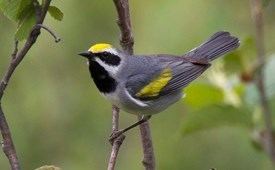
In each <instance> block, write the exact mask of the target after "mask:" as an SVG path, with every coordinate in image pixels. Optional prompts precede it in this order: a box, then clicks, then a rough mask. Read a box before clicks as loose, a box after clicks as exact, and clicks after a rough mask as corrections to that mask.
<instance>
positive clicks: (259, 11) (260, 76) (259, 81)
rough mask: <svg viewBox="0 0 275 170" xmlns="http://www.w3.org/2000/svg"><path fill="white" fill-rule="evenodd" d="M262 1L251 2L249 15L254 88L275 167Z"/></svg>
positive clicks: (253, 0)
mask: <svg viewBox="0 0 275 170" xmlns="http://www.w3.org/2000/svg"><path fill="white" fill-rule="evenodd" d="M262 4H263V3H262V0H251V13H252V17H253V19H254V23H255V30H256V46H257V56H258V58H257V59H258V61H257V62H258V63H259V67H258V69H257V72H256V74H257V75H256V76H257V77H256V81H255V83H256V86H257V89H258V92H259V95H260V102H261V108H262V112H263V117H264V120H265V126H266V132H267V139H266V150H267V152H268V154H269V156H270V158H271V160H272V162H273V164H274V165H275V146H274V141H273V138H274V137H273V133H272V131H273V128H272V115H271V111H270V107H269V105H268V100H267V96H266V89H265V82H264V77H265V75H264V67H265V63H266V60H265V49H264V28H263V26H264V22H263V7H262Z"/></svg>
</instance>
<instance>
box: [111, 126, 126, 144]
mask: <svg viewBox="0 0 275 170" xmlns="http://www.w3.org/2000/svg"><path fill="white" fill-rule="evenodd" d="M122 134H123V131H122V130H117V131H114V132H112V134H111V135H110V137H109V142H110V143H111V144H112V145H113V143H114V140H115V139H117V138H118V137H120V136H121V135H122Z"/></svg>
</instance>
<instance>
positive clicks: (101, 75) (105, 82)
mask: <svg viewBox="0 0 275 170" xmlns="http://www.w3.org/2000/svg"><path fill="white" fill-rule="evenodd" d="M89 63H90V64H89V70H90V73H91V77H92V78H93V80H94V82H95V85H96V87H97V88H98V90H99V91H100V92H102V93H111V92H114V91H115V90H116V86H117V82H116V81H115V79H114V78H112V77H111V76H110V75H109V73H108V72H107V71H106V70H105V69H104V68H103V67H102V66H101V65H99V64H98V63H97V62H96V61H93V60H90V61H89Z"/></svg>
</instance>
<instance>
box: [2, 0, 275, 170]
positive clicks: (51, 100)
mask: <svg viewBox="0 0 275 170" xmlns="http://www.w3.org/2000/svg"><path fill="white" fill-rule="evenodd" d="M53 5H55V6H57V7H59V8H60V9H61V10H62V12H63V13H64V19H63V21H61V22H59V21H57V20H54V19H53V18H51V17H50V16H48V17H47V18H46V21H45V25H47V26H49V27H50V28H52V29H53V30H54V31H55V32H56V33H57V34H58V35H59V36H60V37H61V38H62V41H61V42H60V43H57V44H56V43H54V41H53V38H52V37H51V36H50V35H49V34H48V33H47V32H45V31H42V34H41V36H39V38H38V41H37V43H36V44H35V45H34V46H33V48H32V49H31V50H30V52H29V53H28V54H27V56H26V57H25V59H24V61H23V62H22V63H21V65H20V66H19V67H18V69H17V70H16V72H15V74H14V77H12V80H11V81H10V84H9V86H8V89H7V90H6V94H5V96H4V98H3V109H4V111H5V113H6V117H7V119H8V122H9V125H10V128H11V131H12V134H13V139H14V142H15V145H16V148H17V152H18V154H19V158H20V161H21V163H22V166H23V169H26V170H29V169H35V168H37V167H40V166H42V165H46V164H54V165H56V166H58V167H61V168H62V169H64V170H75V169H81V170H82V169H83V170H86V169H87V170H88V169H95V170H97V169H106V167H107V162H108V159H109V154H110V150H111V146H110V144H109V143H108V136H109V134H110V132H111V105H110V104H109V103H108V102H107V101H105V99H104V98H103V97H102V96H101V95H100V94H99V93H98V91H97V89H96V87H95V85H94V84H93V83H92V81H91V79H90V75H89V73H88V69H87V66H86V61H85V60H84V59H83V58H81V57H79V56H78V55H77V53H78V52H81V51H83V50H86V49H88V48H89V47H90V45H91V44H94V43H96V42H107V43H111V44H114V46H116V47H119V41H118V39H119V29H118V27H117V25H116V22H115V20H116V11H115V8H114V4H113V2H112V0H93V1H89V0H82V1H53ZM130 5H131V18H132V27H133V33H134V36H135V53H137V54H152V53H171V54H183V53H185V52H186V51H187V50H190V49H192V48H194V47H195V46H197V45H199V44H200V43H201V42H202V41H204V40H205V39H207V38H208V37H209V36H210V35H212V34H213V33H214V32H216V31H219V30H227V31H230V32H231V33H232V34H233V35H236V36H238V37H240V39H241V41H242V45H241V47H240V49H239V50H238V51H237V52H235V53H233V54H231V55H228V56H226V57H225V58H224V59H220V60H219V61H217V62H214V64H213V67H212V68H211V69H209V70H208V71H207V72H206V73H205V74H204V76H202V77H201V78H199V79H198V80H196V81H195V82H194V83H193V84H192V85H191V86H190V87H188V89H186V94H187V95H186V97H185V99H183V100H182V101H180V102H178V103H177V104H175V105H174V106H172V107H170V108H169V109H168V110H166V111H165V112H163V113H160V114H158V115H156V116H154V117H153V118H152V119H151V120H150V122H151V131H152V136H153V143H154V149H155V154H156V164H157V169H160V170H166V169H190V170H209V169H210V168H216V169H217V170H233V169H234V170H244V169H249V170H271V169H272V167H271V162H270V161H269V158H268V156H267V155H266V153H265V152H263V151H262V149H261V148H260V145H259V134H260V133H259V131H261V130H262V128H263V121H262V117H261V112H260V109H259V105H258V98H257V91H256V90H255V87H254V86H253V84H252V83H251V81H250V76H251V74H252V73H251V72H252V71H251V70H253V64H254V61H255V54H256V52H255V42H254V40H253V37H254V25H253V22H252V20H251V14H250V4H249V1H248V0H246V1H239V0H232V1H226V0H208V1H204V0H181V1H179V0H170V1H167V0H150V1H148V0H130ZM274 11H275V2H274V1H271V2H270V4H269V5H268V6H267V7H266V8H265V37H266V41H265V42H266V50H267V57H268V59H269V60H270V62H268V68H267V70H266V80H267V83H268V84H267V91H268V94H269V101H270V103H271V104H273V105H272V107H273V112H275V106H274V103H275V97H274V92H275V89H274V87H275V77H274V73H275V70H274V67H275V59H274V57H275V56H274V55H273V56H274V57H273V59H272V54H273V53H274V52H275V48H274V47H275V46H274V44H275V21H274V17H275V12H274ZM15 31H16V24H15V23H13V22H11V21H10V20H8V19H7V18H6V17H5V16H3V14H2V13H0V35H1V37H0V75H1V76H2V75H3V73H4V72H5V70H6V68H7V66H8V63H9V60H10V59H9V55H10V54H11V52H12V50H13V39H14V33H15ZM22 44H23V43H22V42H21V46H22ZM272 74H273V75H272ZM120 121H121V124H120V127H126V126H128V125H130V124H132V123H133V122H134V121H136V117H135V116H134V115H130V114H127V113H125V112H122V113H121V119H120ZM195 132H196V133H195ZM142 156H143V155H142V148H141V141H140V136H139V131H138V129H134V130H132V131H130V132H129V133H127V137H126V140H125V141H124V143H123V145H122V147H121V151H120V153H119V158H118V162H117V169H120V170H127V169H131V170H140V169H143V167H142V164H141V160H142ZM0 169H1V170H6V169H9V164H8V161H7V159H6V157H5V156H4V154H3V153H2V152H1V153H0Z"/></svg>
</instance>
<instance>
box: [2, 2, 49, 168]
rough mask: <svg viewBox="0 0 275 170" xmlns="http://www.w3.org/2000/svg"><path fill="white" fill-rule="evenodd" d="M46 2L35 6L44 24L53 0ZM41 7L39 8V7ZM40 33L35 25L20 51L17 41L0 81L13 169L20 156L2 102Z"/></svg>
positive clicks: (5, 138) (4, 133)
mask: <svg viewBox="0 0 275 170" xmlns="http://www.w3.org/2000/svg"><path fill="white" fill-rule="evenodd" d="M44 2H45V3H44V4H43V5H42V7H41V6H39V3H38V2H37V0H34V1H33V3H34V6H35V8H36V12H37V13H36V24H42V23H43V21H44V19H45V17H46V14H47V11H48V8H49V5H50V3H51V0H44ZM37 7H39V8H37ZM39 34H40V27H36V25H34V26H33V29H32V30H31V31H30V33H29V35H28V38H27V40H26V42H25V44H24V46H23V47H22V48H21V50H20V51H19V52H18V49H17V45H18V42H17V41H15V49H14V52H13V53H12V55H11V62H10V64H9V67H8V68H7V70H6V72H5V74H4V76H3V78H2V79H1V81H0V131H1V135H2V138H3V142H2V149H3V152H4V153H5V155H6V156H7V158H8V160H9V163H10V167H11V170H20V164H19V160H18V156H17V154H16V149H15V146H14V144H13V140H12V134H11V131H10V129H9V125H8V122H7V120H6V117H5V114H4V112H3V109H2V106H1V104H2V103H1V102H2V97H3V95H4V92H5V90H6V88H7V86H8V83H9V80H10V79H11V77H12V75H13V73H14V71H15V70H16V68H17V66H18V65H19V64H20V63H21V61H22V60H23V59H24V57H25V55H26V54H27V52H28V51H29V50H30V48H31V47H32V46H33V44H34V43H35V41H36V39H37V38H38V36H39Z"/></svg>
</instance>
